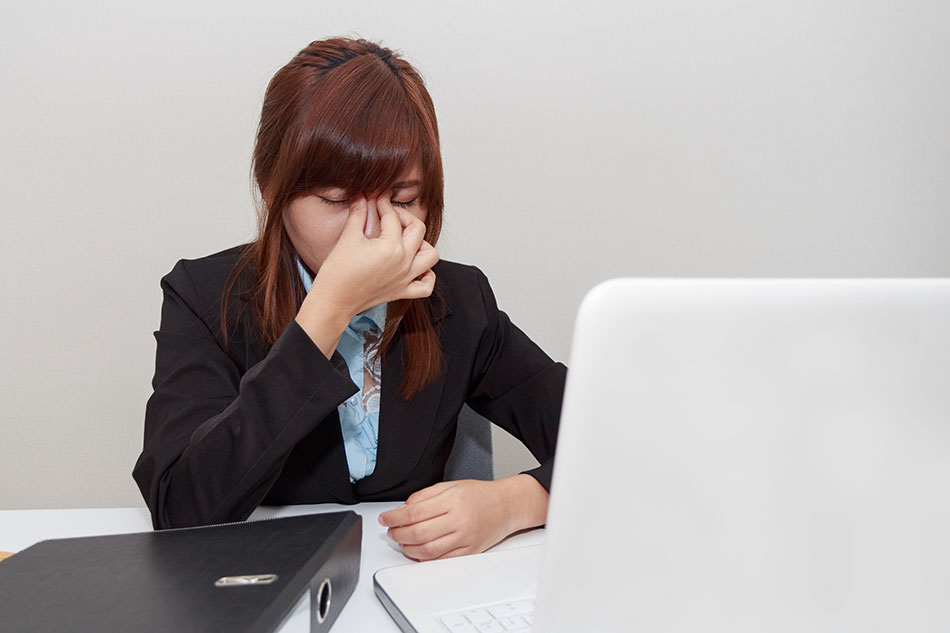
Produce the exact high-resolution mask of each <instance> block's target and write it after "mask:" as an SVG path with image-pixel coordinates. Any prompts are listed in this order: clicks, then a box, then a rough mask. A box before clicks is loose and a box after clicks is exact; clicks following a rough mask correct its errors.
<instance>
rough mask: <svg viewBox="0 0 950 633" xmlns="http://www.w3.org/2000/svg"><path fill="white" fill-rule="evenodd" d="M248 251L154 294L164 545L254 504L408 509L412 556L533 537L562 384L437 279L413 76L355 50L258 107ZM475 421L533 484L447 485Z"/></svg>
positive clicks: (156, 517)
mask: <svg viewBox="0 0 950 633" xmlns="http://www.w3.org/2000/svg"><path fill="white" fill-rule="evenodd" d="M253 172H254V177H255V180H256V183H257V185H258V187H259V188H260V192H261V211H260V230H259V236H258V238H257V239H256V240H255V241H254V242H252V243H251V244H248V245H245V246H241V247H235V248H232V249H230V250H227V251H224V252H221V253H217V254H215V255H211V256H208V257H205V258H202V259H198V260H192V261H180V262H179V263H178V264H177V265H176V266H175V268H174V269H173V270H172V271H171V272H170V273H169V274H168V275H166V276H165V277H164V278H163V279H162V289H163V291H164V303H163V306H162V321H161V327H160V329H159V331H158V332H156V334H155V336H156V340H157V344H158V347H157V359H156V370H155V377H154V379H153V388H154V393H153V395H152V396H151V398H150V399H149V402H148V406H147V409H146V418H145V445H144V450H143V451H142V454H141V456H140V457H139V460H138V462H137V463H136V466H135V470H134V472H133V476H134V477H135V480H136V482H137V483H138V485H139V488H140V489H141V491H142V494H143V496H144V497H145V500H146V502H147V503H148V506H149V508H150V509H151V512H152V520H153V523H154V525H155V527H156V528H167V527H179V526H188V525H200V524H208V523H219V522H225V521H237V520H243V519H245V518H247V516H248V515H250V513H251V512H252V511H253V510H254V508H256V507H257V506H258V505H260V504H262V503H263V504H302V503H322V502H333V503H356V502H359V501H391V500H406V503H405V504H404V505H402V506H400V507H398V508H396V509H394V510H392V511H390V512H386V513H384V514H383V515H381V518H380V522H381V523H383V524H384V525H386V526H388V527H389V534H390V536H391V537H392V538H393V539H394V540H395V541H396V542H397V543H399V544H400V545H401V546H402V548H403V551H404V552H405V554H406V555H407V556H409V557H410V558H415V559H430V558H438V557H445V556H457V555H460V554H468V553H473V552H480V551H483V550H485V549H486V548H488V547H490V546H491V545H493V544H495V543H497V542H498V541H499V540H501V539H503V538H504V537H505V536H507V535H508V534H511V533H512V532H515V531H517V530H520V529H525V528H529V527H534V526H537V525H541V524H543V523H544V519H545V514H546V512H547V499H548V492H547V490H548V488H549V486H550V476H551V467H552V459H553V452H554V444H555V438H556V434H557V421H558V417H559V414H560V403H561V395H562V392H563V387H564V377H565V372H566V370H565V368H564V366H563V365H561V364H559V363H555V362H553V361H552V360H551V359H550V358H548V357H547V356H546V355H545V354H544V353H543V352H542V351H541V350H540V349H539V348H538V347H537V346H536V345H535V344H534V343H532V342H531V341H530V339H528V338H527V337H526V336H525V335H524V334H523V333H522V332H521V331H520V330H518V329H517V328H516V327H515V326H514V325H512V324H511V322H510V321H509V320H508V318H507V316H506V315H505V314H504V313H503V312H500V311H499V310H498V308H497V307H496V305H495V300H494V297H493V295H492V292H491V289H490V287H489V285H488V281H487V280H486V279H485V277H484V275H482V273H481V272H480V271H479V270H477V269H476V268H473V267H470V266H463V265H460V264H454V263H450V262H445V261H439V257H438V253H437V252H436V250H435V248H434V245H435V243H436V241H437V239H438V236H439V231H440V228H441V225H442V199H443V198H442V164H441V156H440V151H439V139H438V130H437V126H436V117H435V110H434V108H433V105H432V101H431V99H430V98H429V95H428V92H427V91H426V89H425V87H424V85H423V82H422V80H421V78H420V76H419V75H418V74H417V73H416V71H415V70H414V69H413V68H412V67H411V66H410V65H409V64H408V63H407V62H405V61H404V60H402V59H400V58H399V57H397V56H396V55H394V54H393V53H392V52H391V51H389V50H388V49H385V48H382V47H379V46H377V45H374V44H372V43H369V42H365V41H362V40H351V39H329V40H324V41H318V42H313V43H312V44H311V45H310V46H308V47H307V48H305V49H304V50H302V51H301V52H300V53H299V54H298V55H297V56H296V57H294V59H293V60H291V61H290V63H288V64H287V65H286V66H284V67H283V68H282V69H281V70H279V71H278V72H277V74H276V75H275V76H274V78H273V79H272V80H271V82H270V85H269V86H268V88H267V92H266V94H265V97H264V106H263V111H262V113H261V121H260V126H259V129H258V133H257V143H256V146H255V149H254V167H253ZM466 403H467V404H469V405H470V406H471V407H472V408H473V409H474V410H475V411H477V412H479V413H481V414H482V415H484V416H485V417H487V418H489V419H490V420H492V421H493V422H495V423H496V424H498V425H500V426H501V427H503V428H505V429H507V430H508V431H509V432H511V433H512V434H514V435H515V436H516V437H519V438H520V439H521V440H522V441H523V442H524V443H525V444H526V446H527V447H528V448H529V449H530V450H531V451H532V453H533V454H534V455H535V456H536V457H537V458H538V460H539V461H540V462H541V466H540V467H539V468H537V469H535V470H533V471H529V473H523V474H520V475H515V476H513V477H508V478H505V479H501V480H498V481H492V482H485V481H471V480H469V481H461V482H442V481H441V480H442V477H443V471H444V468H445V462H446V459H447V457H448V454H449V451H450V449H451V447H452V443H453V440H454V437H455V431H456V425H457V419H458V414H459V411H460V409H461V407H462V406H463V404H466Z"/></svg>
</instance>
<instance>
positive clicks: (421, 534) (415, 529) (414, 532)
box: [409, 525, 426, 543]
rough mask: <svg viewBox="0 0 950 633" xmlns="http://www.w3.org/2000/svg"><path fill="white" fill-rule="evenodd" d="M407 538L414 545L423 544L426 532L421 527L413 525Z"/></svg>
mask: <svg viewBox="0 0 950 633" xmlns="http://www.w3.org/2000/svg"><path fill="white" fill-rule="evenodd" d="M409 538H410V540H412V541H413V542H415V543H423V542H425V540H426V530H425V529H424V528H423V527H421V526H418V525H414V526H412V528H411V529H410V530H409Z"/></svg>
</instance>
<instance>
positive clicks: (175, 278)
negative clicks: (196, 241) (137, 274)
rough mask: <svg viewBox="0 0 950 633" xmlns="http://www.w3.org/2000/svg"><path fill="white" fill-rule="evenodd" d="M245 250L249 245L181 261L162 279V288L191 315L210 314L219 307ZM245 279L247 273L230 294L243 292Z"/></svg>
mask: <svg viewBox="0 0 950 633" xmlns="http://www.w3.org/2000/svg"><path fill="white" fill-rule="evenodd" d="M248 247H249V244H242V245H240V246H234V247H231V248H228V249H226V250H223V251H219V252H217V253H213V254H211V255H206V256H205V257H199V258H196V259H181V260H179V261H178V263H177V264H175V266H174V268H172V269H171V271H170V272H169V273H168V274H167V275H165V276H164V277H162V287H163V288H164V289H165V290H166V291H168V290H171V291H173V292H174V293H175V294H177V295H179V296H180V297H181V298H182V299H183V300H184V301H185V302H186V303H187V304H189V305H190V306H192V309H193V310H194V311H195V312H197V313H199V314H201V313H205V312H206V311H208V312H210V311H211V308H213V307H215V306H219V305H220V303H221V299H222V295H223V293H224V290H225V288H226V287H227V286H228V284H229V281H230V279H231V275H232V272H233V271H234V268H235V266H236V265H237V263H238V261H239V259H240V257H241V255H242V254H243V253H244V251H245V250H246V249H247V248H248ZM246 272H247V273H250V271H246ZM248 278H249V274H244V275H242V278H241V279H239V280H237V282H236V283H235V284H234V287H233V288H232V289H231V292H232V294H234V293H238V292H239V291H242V290H243V289H245V288H246V287H247V280H248Z"/></svg>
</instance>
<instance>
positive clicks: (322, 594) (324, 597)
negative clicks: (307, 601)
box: [317, 578, 330, 624]
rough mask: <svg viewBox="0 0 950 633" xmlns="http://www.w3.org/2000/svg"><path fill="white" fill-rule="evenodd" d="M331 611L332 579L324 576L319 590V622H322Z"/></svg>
mask: <svg viewBox="0 0 950 633" xmlns="http://www.w3.org/2000/svg"><path fill="white" fill-rule="evenodd" d="M328 613H330V579H329V578H324V579H323V582H321V583H320V589H319V590H318V591H317V623H318V624H322V623H323V621H324V620H326V619H327V614H328Z"/></svg>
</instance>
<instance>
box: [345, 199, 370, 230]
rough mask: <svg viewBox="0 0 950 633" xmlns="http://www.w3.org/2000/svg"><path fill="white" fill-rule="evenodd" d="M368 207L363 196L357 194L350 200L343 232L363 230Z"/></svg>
mask: <svg viewBox="0 0 950 633" xmlns="http://www.w3.org/2000/svg"><path fill="white" fill-rule="evenodd" d="M368 207H369V205H368V204H367V201H366V197H365V196H362V195H359V196H356V197H355V198H353V199H351V200H350V211H349V215H347V217H346V225H345V226H344V232H346V231H350V232H353V231H357V230H358V231H359V232H360V233H362V232H363V230H364V227H365V226H366V216H367V215H368V213H369V209H368Z"/></svg>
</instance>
